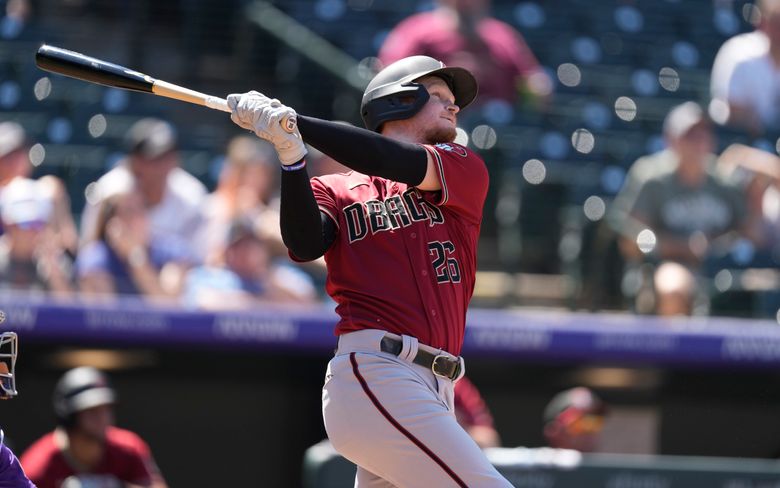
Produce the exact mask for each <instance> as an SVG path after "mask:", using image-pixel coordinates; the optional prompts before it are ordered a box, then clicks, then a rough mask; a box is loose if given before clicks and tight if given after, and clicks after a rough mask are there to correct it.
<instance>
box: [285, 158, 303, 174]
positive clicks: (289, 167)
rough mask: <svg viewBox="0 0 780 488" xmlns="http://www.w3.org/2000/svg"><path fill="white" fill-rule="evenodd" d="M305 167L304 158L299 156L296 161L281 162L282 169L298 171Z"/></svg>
mask: <svg viewBox="0 0 780 488" xmlns="http://www.w3.org/2000/svg"><path fill="white" fill-rule="evenodd" d="M305 167H306V159H305V158H301V159H300V160H298V162H296V163H293V164H284V163H283V164H282V170H283V171H298V170H301V169H303V168H305Z"/></svg>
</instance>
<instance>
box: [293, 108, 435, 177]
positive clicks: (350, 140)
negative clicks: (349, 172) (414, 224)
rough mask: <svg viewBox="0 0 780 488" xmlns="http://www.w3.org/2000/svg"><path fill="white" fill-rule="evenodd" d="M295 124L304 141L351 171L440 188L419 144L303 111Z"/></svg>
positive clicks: (430, 162) (428, 157)
mask: <svg viewBox="0 0 780 488" xmlns="http://www.w3.org/2000/svg"><path fill="white" fill-rule="evenodd" d="M298 127H299V129H300V131H301V135H302V136H303V140H304V141H306V143H308V144H309V145H311V146H314V147H316V148H317V149H319V150H320V151H322V152H323V153H325V154H327V155H328V156H330V157H332V158H333V159H335V160H336V161H338V162H340V163H342V164H343V165H345V166H348V167H349V168H352V169H354V170H355V171H358V172H360V173H363V174H366V175H371V176H381V177H382V178H387V179H389V180H393V181H399V182H401V183H406V184H408V185H412V186H416V187H418V188H420V189H421V190H430V191H434V190H438V189H439V188H440V183H439V178H438V176H437V173H436V170H435V166H434V161H433V157H432V156H431V155H430V154H429V153H428V151H426V150H425V149H424V148H423V147H422V146H420V145H419V144H412V143H408V142H403V141H397V140H395V139H391V138H389V137H385V136H383V135H381V134H377V133H376V132H372V131H370V130H366V129H361V128H359V127H355V126H352V125H347V124H340V123H338V122H331V121H328V120H322V119H317V118H314V117H307V116H304V115H299V116H298Z"/></svg>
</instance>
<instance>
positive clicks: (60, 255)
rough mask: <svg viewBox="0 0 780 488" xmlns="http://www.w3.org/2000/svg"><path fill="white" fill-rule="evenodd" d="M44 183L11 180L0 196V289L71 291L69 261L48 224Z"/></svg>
mask: <svg viewBox="0 0 780 488" xmlns="http://www.w3.org/2000/svg"><path fill="white" fill-rule="evenodd" d="M53 212H54V208H53V202H52V200H51V199H50V198H49V197H48V193H47V191H46V188H45V183H43V182H41V181H35V180H31V179H28V178H14V179H13V180H12V181H11V182H10V183H8V184H6V185H5V186H4V187H3V189H2V193H0V220H2V224H3V229H4V233H3V234H2V235H0V288H5V289H11V290H26V291H33V290H35V291H48V292H54V293H58V294H68V293H69V292H71V291H72V286H71V275H72V261H71V259H70V257H69V256H68V254H67V252H66V250H65V249H64V248H63V247H62V242H61V239H59V238H58V235H57V233H56V231H55V229H54V227H53V225H52V223H51V222H52V216H53Z"/></svg>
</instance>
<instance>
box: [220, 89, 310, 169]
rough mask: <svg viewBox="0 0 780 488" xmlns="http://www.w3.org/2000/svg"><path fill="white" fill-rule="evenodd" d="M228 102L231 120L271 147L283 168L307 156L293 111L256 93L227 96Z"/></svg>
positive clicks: (275, 100) (273, 99) (274, 100)
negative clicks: (268, 143)
mask: <svg viewBox="0 0 780 488" xmlns="http://www.w3.org/2000/svg"><path fill="white" fill-rule="evenodd" d="M227 103H228V106H229V107H230V110H231V111H232V114H231V115H230V119H231V120H232V121H233V122H235V123H236V124H237V125H238V126H239V127H243V128H244V129H248V130H251V131H252V132H254V133H255V134H257V136H258V137H260V138H262V139H265V140H267V141H269V142H270V143H271V144H273V145H274V147H275V148H276V153H277V154H278V155H279V161H281V162H282V164H283V165H285V166H290V165H293V164H295V163H297V162H298V161H300V160H301V159H303V157H304V156H306V146H305V145H304V144H303V139H302V138H301V133H300V132H299V131H298V124H297V116H298V115H297V114H296V113H295V110H293V109H292V108H290V107H288V106H286V105H283V104H282V102H280V101H279V100H277V99H275V98H268V97H267V96H265V95H263V94H262V93H259V92H256V91H250V92H247V93H233V94H230V95H228V97H227Z"/></svg>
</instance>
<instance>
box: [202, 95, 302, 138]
mask: <svg viewBox="0 0 780 488" xmlns="http://www.w3.org/2000/svg"><path fill="white" fill-rule="evenodd" d="M203 102H204V105H206V106H207V107H208V108H213V109H214V110H222V111H223V112H227V113H231V112H232V110H230V107H229V106H228V103H227V100H225V99H224V98H219V97H214V96H211V95H208V96H206V98H205V99H204V101H203ZM279 124H280V125H281V126H282V129H284V131H285V132H287V133H289V134H292V133H293V132H295V127H296V126H297V125H298V119H297V117H294V116H289V115H288V116H286V117H284V118H282V120H280V121H279Z"/></svg>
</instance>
